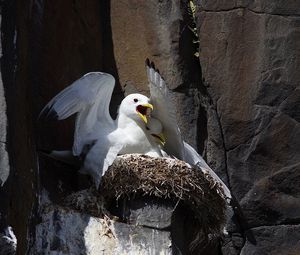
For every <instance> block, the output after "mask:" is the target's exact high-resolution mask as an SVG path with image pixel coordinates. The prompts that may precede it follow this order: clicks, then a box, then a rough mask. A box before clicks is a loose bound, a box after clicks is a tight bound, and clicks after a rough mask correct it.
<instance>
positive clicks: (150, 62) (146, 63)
mask: <svg viewBox="0 0 300 255" xmlns="http://www.w3.org/2000/svg"><path fill="white" fill-rule="evenodd" d="M145 65H146V66H148V67H150V68H152V69H153V70H154V71H155V72H157V73H159V74H160V71H159V69H158V68H156V67H155V64H154V62H153V61H150V60H149V58H146V60H145Z"/></svg>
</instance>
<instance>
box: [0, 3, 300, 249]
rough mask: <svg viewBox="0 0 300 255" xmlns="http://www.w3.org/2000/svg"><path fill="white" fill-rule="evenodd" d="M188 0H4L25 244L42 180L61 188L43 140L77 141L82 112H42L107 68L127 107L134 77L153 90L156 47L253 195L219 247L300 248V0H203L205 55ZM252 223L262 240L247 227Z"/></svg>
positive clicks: (5, 167) (196, 118) (200, 24)
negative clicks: (149, 63) (41, 118)
mask: <svg viewBox="0 0 300 255" xmlns="http://www.w3.org/2000/svg"><path fill="white" fill-rule="evenodd" d="M187 2H188V1H183V0H182V1H180V0H168V1H155V0H150V1H137V0H126V1H117V0H112V1H96V0H92V1H79V0H75V1H74V0H72V1H71V0H66V1H47V0H32V1H20V0H14V1H11V0H6V1H5V0H4V1H1V16H2V22H1V32H2V33H1V34H2V36H1V46H2V47H1V48H2V57H1V75H2V81H3V87H4V91H5V97H4V96H2V95H1V94H2V92H1V86H0V103H1V109H0V114H1V116H3V117H1V122H0V124H1V133H0V134H1V135H0V138H1V140H0V145H1V148H0V150H1V152H0V153H1V154H0V155H1V164H0V167H1V169H0V184H1V185H3V184H4V182H5V181H6V179H7V176H8V174H9V173H10V175H9V178H8V181H6V182H5V185H4V186H3V187H2V188H1V193H0V201H1V206H0V207H1V217H0V219H1V221H2V225H6V224H10V225H12V226H13V228H14V230H15V233H16V235H17V238H18V254H25V252H26V250H27V248H28V246H29V245H30V243H29V242H28V239H27V238H25V237H27V236H28V237H29V236H30V235H31V236H34V233H33V232H34V230H33V229H34V228H30V226H33V225H34V224H35V222H36V220H38V219H37V218H36V217H34V215H35V212H37V201H38V199H37V195H38V193H39V190H40V188H42V187H45V186H47V183H48V184H49V183H51V185H48V186H52V189H53V190H58V187H56V186H55V185H56V184H55V182H51V179H53V178H54V179H55V178H56V179H59V178H61V177H60V175H59V174H60V173H58V172H59V171H56V172H55V170H54V171H52V172H51V174H50V173H49V171H45V169H47V164H48V163H47V162H46V161H43V159H40V167H38V164H37V163H36V162H37V158H38V157H37V153H36V152H37V151H38V150H39V149H40V148H43V149H54V148H55V149H67V148H69V147H70V146H71V143H72V132H73V131H72V130H73V128H72V123H73V122H72V120H68V121H63V122H61V123H40V122H37V115H38V112H39V111H40V110H41V108H42V106H43V105H44V104H45V103H46V102H47V101H48V100H49V99H50V98H51V97H53V96H54V95H55V94H56V93H57V92H58V91H60V90H61V89H62V88H64V87H65V86H67V85H68V84H70V82H72V81H73V80H75V79H77V78H79V77H80V76H81V75H82V74H84V73H86V72H89V71H95V70H100V71H105V72H109V73H112V74H113V75H114V76H115V77H116V80H117V86H116V90H115V93H114V97H113V100H112V103H113V106H112V109H111V110H112V113H115V111H116V106H117V105H118V103H119V102H120V100H121V99H122V96H123V92H122V90H121V89H123V88H125V92H126V90H129V89H128V88H129V87H130V86H126V85H134V86H135V87H136V88H137V89H138V90H139V91H140V92H142V93H146V94H147V93H148V92H147V85H146V74H145V71H144V60H145V59H146V58H147V57H149V58H150V59H151V60H153V61H154V62H155V63H156V65H157V67H158V68H159V69H160V71H161V73H162V75H163V77H165V79H166V81H167V83H168V85H169V87H170V88H171V89H172V90H173V93H172V100H173V101H174V103H175V106H176V110H177V117H178V121H179V124H180V127H181V129H182V132H183V135H184V137H185V139H186V140H187V141H188V142H190V143H191V144H193V145H194V146H195V147H197V148H198V149H199V151H200V152H203V153H204V155H205V157H206V158H207V160H208V163H209V164H211V166H212V167H213V169H215V170H216V172H217V173H218V174H219V175H220V176H221V177H222V179H223V180H224V181H225V182H226V183H227V184H228V186H229V187H230V189H231V190H232V192H233V194H234V196H235V197H236V198H237V200H238V202H239V203H240V205H241V209H242V211H243V214H244V216H243V217H242V218H241V217H238V218H237V221H236V222H235V223H233V224H231V225H230V228H229V231H230V232H229V238H227V239H226V240H225V241H226V242H225V243H224V244H223V248H222V251H219V253H220V254H221V253H223V254H238V253H240V252H242V254H269V251H270V249H271V248H270V247H275V246H276V250H275V251H276V254H293V252H294V251H296V249H297V248H298V250H300V248H299V247H297V245H298V246H299V244H297V241H296V240H298V239H299V238H298V237H297V235H294V234H293V233H295V232H297V231H298V232H299V225H297V224H299V223H300V222H299V220H300V206H299V204H300V201H299V196H300V195H299V194H300V190H299V187H300V185H299V179H300V177H299V158H300V155H299V154H300V134H299V133H300V131H299V130H300V129H299V119H300V109H299V97H300V92H299V91H300V90H299V80H300V74H299V65H300V64H299V59H300V57H299V56H300V44H299V39H300V16H299V15H300V3H299V2H298V1H292V0H289V1H269V0H260V1H251V0H245V1H231V0H226V1H218V0H216V1H203V0H199V1H194V2H195V4H196V6H197V12H196V24H197V31H198V35H199V41H200V42H199V46H200V50H199V53H200V56H199V59H198V58H196V57H195V56H194V53H196V50H197V47H195V44H194V43H193V42H192V40H193V39H194V38H193V33H192V32H191V31H190V29H189V25H190V24H191V16H190V15H189V14H188V11H187ZM6 104H7V110H6V108H5V107H6ZM5 112H6V113H7V116H8V134H6V131H5V130H6V128H5V127H6V125H7V123H6V115H5ZM7 139H8V143H7ZM7 150H8V151H9V159H10V168H9V162H8V157H7V153H6V151H7ZM51 167H52V166H51ZM54 167H55V166H54ZM43 170H44V171H43ZM41 176H44V177H43V178H41ZM71 179H72V178H71V175H66V176H65V177H64V182H63V183H67V182H68V180H69V182H71ZM52 183H54V184H52ZM57 185H58V184H57ZM71 186H72V185H71ZM73 186H74V185H73ZM73 186H72V187H73ZM50 195H51V194H50ZM2 201H3V202H2ZM30 219H31V220H30ZM32 219H33V220H32ZM245 222H246V223H245ZM250 232H251V233H252V234H253V235H254V239H255V240H256V244H255V241H253V240H252V241H251V240H250V241H249V240H248V239H247V238H246V236H249V235H248V234H249V233H250ZM282 233H286V235H288V238H289V241H284V240H282V239H284V236H285V235H283V234H282ZM287 248H288V249H287ZM286 250H289V252H290V253H285V252H286Z"/></svg>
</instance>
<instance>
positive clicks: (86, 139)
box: [40, 72, 115, 155]
mask: <svg viewBox="0 0 300 255" xmlns="http://www.w3.org/2000/svg"><path fill="white" fill-rule="evenodd" d="M114 86H115V79H114V77H113V76H111V75H110V74H107V73H101V72H92V73H87V74H85V75H84V76H83V77H81V78H80V79H78V80H76V81H75V82H73V83H72V84H71V85H70V86H68V87H67V88H65V89H64V90H63V91H61V92H60V93H59V94H58V95H56V96H55V97H54V98H53V99H52V100H51V101H50V102H49V103H48V104H47V105H46V106H45V107H44V109H43V110H42V111H41V114H40V116H41V117H45V118H55V119H58V120H61V119H66V118H68V117H69V116H71V115H73V114H75V113H76V114H77V118H76V122H75V134H74V143H73V154H74V155H80V154H81V152H82V150H83V148H84V146H85V145H87V144H90V143H92V142H93V141H95V140H97V139H98V137H99V135H103V134H108V133H109V132H111V131H112V130H113V129H115V122H114V120H113V119H112V118H111V116H110V114H109V104H110V100H111V95H112V92H113V89H114ZM99 132H101V134H99Z"/></svg>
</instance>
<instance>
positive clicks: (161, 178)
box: [99, 154, 226, 236]
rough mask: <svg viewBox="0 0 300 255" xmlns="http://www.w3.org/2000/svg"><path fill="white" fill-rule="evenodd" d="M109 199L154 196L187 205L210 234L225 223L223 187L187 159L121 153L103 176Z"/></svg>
mask: <svg viewBox="0 0 300 255" xmlns="http://www.w3.org/2000/svg"><path fill="white" fill-rule="evenodd" d="M99 192H100V194H101V195H102V196H103V197H104V198H105V200H106V201H113V200H116V199H120V198H126V197H127V198H128V199H130V198H132V197H134V196H135V195H139V196H140V195H141V196H155V197H158V198H163V199H169V200H172V201H174V204H175V205H177V204H178V203H179V202H180V203H181V204H182V205H183V206H185V207H188V208H189V209H190V210H191V211H192V212H193V213H194V215H195V217H196V218H197V220H198V221H199V225H200V226H201V231H202V232H204V234H206V235H207V236H219V235H220V233H221V231H222V228H223V226H224V222H225V211H226V203H225V199H224V197H223V190H222V188H221V186H220V185H218V184H217V183H216V182H215V181H214V179H213V178H211V177H210V176H208V175H205V174H204V173H203V172H202V171H201V170H199V169H196V168H191V167H190V166H189V165H187V164H186V163H185V162H183V161H180V160H177V159H169V158H152V157H149V156H145V155H134V154H133V155H123V156H119V157H118V158H117V159H116V160H115V162H114V164H113V165H112V166H111V167H110V168H109V170H108V171H107V172H106V173H105V175H104V176H103V177H102V181H101V184H100V191H99Z"/></svg>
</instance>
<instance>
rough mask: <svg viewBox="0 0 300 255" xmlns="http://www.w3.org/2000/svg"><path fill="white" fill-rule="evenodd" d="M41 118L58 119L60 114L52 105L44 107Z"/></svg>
mask: <svg viewBox="0 0 300 255" xmlns="http://www.w3.org/2000/svg"><path fill="white" fill-rule="evenodd" d="M38 119H39V120H58V114H57V112H56V111H55V110H54V109H53V108H52V105H51V106H47V107H46V108H44V109H43V110H42V111H41V113H40V115H39V117H38Z"/></svg>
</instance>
